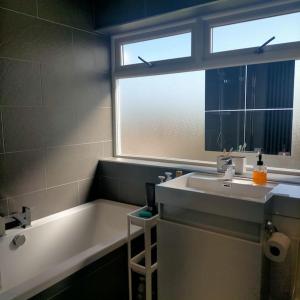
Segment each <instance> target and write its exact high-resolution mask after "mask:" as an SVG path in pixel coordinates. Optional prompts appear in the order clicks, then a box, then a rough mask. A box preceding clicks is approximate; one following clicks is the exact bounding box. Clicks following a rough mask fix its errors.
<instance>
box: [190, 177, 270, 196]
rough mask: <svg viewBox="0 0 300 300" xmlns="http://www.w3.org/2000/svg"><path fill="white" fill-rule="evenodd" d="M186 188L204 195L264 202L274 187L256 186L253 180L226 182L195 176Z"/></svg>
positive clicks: (217, 178)
mask: <svg viewBox="0 0 300 300" xmlns="http://www.w3.org/2000/svg"><path fill="white" fill-rule="evenodd" d="M186 186H187V187H188V188H194V189H197V190H199V191H202V192H203V193H207V194H214V195H221V196H227V197H228V196H229V197H233V198H239V199H252V200H256V201H261V200H264V198H265V197H266V196H267V195H268V194H269V192H270V191H271V190H272V189H273V188H274V185H271V184H267V185H256V184H254V183H253V182H252V181H251V180H246V179H235V178H234V179H232V180H224V179H223V178H222V177H219V176H204V175H202V174H193V175H190V176H189V177H188V178H187V182H186Z"/></svg>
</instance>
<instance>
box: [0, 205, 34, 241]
mask: <svg viewBox="0 0 300 300" xmlns="http://www.w3.org/2000/svg"><path fill="white" fill-rule="evenodd" d="M30 225H31V211H30V208H29V207H25V206H23V207H22V212H21V213H15V214H12V215H9V216H7V217H0V236H3V235H4V234H5V230H6V229H10V228H14V227H17V226H21V227H22V228H25V227H26V226H30Z"/></svg>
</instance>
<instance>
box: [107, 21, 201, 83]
mask: <svg viewBox="0 0 300 300" xmlns="http://www.w3.org/2000/svg"><path fill="white" fill-rule="evenodd" d="M199 27H200V28H199ZM199 29H200V30H201V25H200V26H199V23H198V20H197V19H191V20H187V21H185V22H181V23H175V24H172V25H168V26H166V27H162V26H160V27H158V28H152V29H151V30H141V31H135V32H133V33H129V34H122V35H119V36H113V37H112V40H111V43H112V49H113V51H112V56H113V58H114V59H113V63H112V70H113V73H114V75H115V76H116V77H118V78H121V77H133V76H134V77H136V76H146V75H155V74H163V73H175V72H177V71H180V70H189V69H190V68H193V67H194V68H195V65H196V64H197V61H198V60H199V57H200V56H201V53H202V48H201V47H200V49H199V41H198V38H197V37H198V32H199ZM187 32H190V33H191V56H189V57H179V58H171V59H164V60H157V61H153V66H152V67H151V68H149V67H148V66H147V65H145V64H143V63H139V64H131V65H122V59H121V52H122V50H121V49H122V45H123V44H126V43H134V42H142V41H147V40H152V39H157V38H163V37H168V36H174V35H178V34H182V33H187Z"/></svg>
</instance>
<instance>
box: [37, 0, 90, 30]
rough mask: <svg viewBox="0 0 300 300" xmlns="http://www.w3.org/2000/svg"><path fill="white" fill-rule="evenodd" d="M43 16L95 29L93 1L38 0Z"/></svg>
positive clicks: (87, 28)
mask: <svg viewBox="0 0 300 300" xmlns="http://www.w3.org/2000/svg"><path fill="white" fill-rule="evenodd" d="M38 9H39V16H40V17H41V18H44V19H47V20H51V21H54V22H58V23H61V24H66V25H69V26H74V27H76V28H82V29H86V30H93V29H94V20H93V11H92V9H93V7H92V1H80V0H38Z"/></svg>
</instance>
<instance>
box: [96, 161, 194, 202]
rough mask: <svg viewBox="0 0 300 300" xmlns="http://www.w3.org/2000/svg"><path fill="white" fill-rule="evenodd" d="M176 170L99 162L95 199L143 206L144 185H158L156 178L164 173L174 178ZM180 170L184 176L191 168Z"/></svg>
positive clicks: (144, 199)
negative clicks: (150, 183) (149, 183)
mask: <svg viewBox="0 0 300 300" xmlns="http://www.w3.org/2000/svg"><path fill="white" fill-rule="evenodd" d="M176 170H178V169H174V168H166V167H158V166H146V165H137V164H130V163H120V162H111V161H100V162H99V164H98V168H97V174H96V179H95V183H96V185H97V188H98V190H97V197H99V198H105V199H110V200H115V201H120V202H124V203H129V204H135V205H145V204H146V191H145V183H146V182H153V183H159V179H158V176H159V175H165V174H164V173H165V172H172V173H173V177H174V176H175V173H176ZM181 170H182V171H183V173H184V174H185V173H188V172H191V171H193V169H192V168H191V169H189V170H187V169H184V170H183V169H181Z"/></svg>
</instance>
